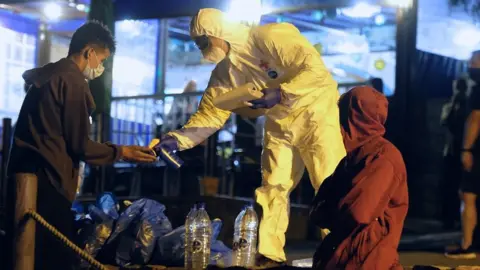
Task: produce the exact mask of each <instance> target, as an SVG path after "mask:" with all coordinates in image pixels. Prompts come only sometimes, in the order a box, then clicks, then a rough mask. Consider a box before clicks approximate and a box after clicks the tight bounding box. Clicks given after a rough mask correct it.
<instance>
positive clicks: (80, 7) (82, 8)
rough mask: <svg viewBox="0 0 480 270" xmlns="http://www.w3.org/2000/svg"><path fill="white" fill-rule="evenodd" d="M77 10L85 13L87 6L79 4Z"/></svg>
mask: <svg viewBox="0 0 480 270" xmlns="http://www.w3.org/2000/svg"><path fill="white" fill-rule="evenodd" d="M76 8H77V10H78V11H85V8H86V6H85V5H84V4H78V5H77V6H76Z"/></svg>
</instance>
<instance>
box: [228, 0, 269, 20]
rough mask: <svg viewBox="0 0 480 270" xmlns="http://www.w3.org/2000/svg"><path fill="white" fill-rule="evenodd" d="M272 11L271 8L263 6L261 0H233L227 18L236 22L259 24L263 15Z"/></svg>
mask: <svg viewBox="0 0 480 270" xmlns="http://www.w3.org/2000/svg"><path fill="white" fill-rule="evenodd" d="M270 11H271V10H270V8H268V7H265V6H262V2H261V1H260V0H232V1H231V2H230V8H229V11H228V12H227V18H228V19H229V20H231V21H234V22H246V23H247V24H258V23H259V22H260V18H261V17H262V15H264V14H267V13H270Z"/></svg>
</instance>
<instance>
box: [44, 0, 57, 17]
mask: <svg viewBox="0 0 480 270" xmlns="http://www.w3.org/2000/svg"><path fill="white" fill-rule="evenodd" d="M43 14H44V15H45V17H47V19H49V20H57V19H58V18H60V17H61V16H62V7H61V6H60V5H58V4H57V3H48V4H47V5H46V6H45V8H44V9H43Z"/></svg>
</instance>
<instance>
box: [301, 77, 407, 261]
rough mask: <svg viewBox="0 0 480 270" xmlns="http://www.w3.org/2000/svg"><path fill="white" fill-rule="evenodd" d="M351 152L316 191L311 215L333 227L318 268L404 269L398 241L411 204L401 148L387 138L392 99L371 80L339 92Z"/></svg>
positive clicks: (320, 249)
mask: <svg viewBox="0 0 480 270" xmlns="http://www.w3.org/2000/svg"><path fill="white" fill-rule="evenodd" d="M338 106H339V109H340V124H341V129H342V135H343V141H344V143H345V148H346V150H347V156H346V157H345V158H344V159H343V160H342V161H341V162H340V163H339V165H338V166H337V168H336V169H335V171H334V173H333V174H332V175H331V176H330V177H329V178H327V179H326V180H325V182H324V183H323V185H322V186H321V187H320V189H319V191H318V192H317V194H316V196H315V199H314V201H313V204H312V208H311V210H310V218H311V219H312V221H313V222H314V223H315V224H316V225H318V226H319V227H321V228H327V229H329V230H330V234H329V235H328V236H327V237H326V238H325V239H324V240H323V242H322V244H321V245H320V246H319V247H318V249H317V251H316V252H315V255H314V260H313V263H314V264H313V268H314V269H347V270H348V269H368V270H374V269H379V270H385V269H403V268H402V266H401V265H400V263H399V260H398V252H397V248H398V244H399V242H400V236H401V233H402V229H403V223H404V220H405V217H406V215H407V210H408V189H407V173H406V169H405V164H404V162H403V158H402V155H401V153H400V151H399V150H398V149H397V148H396V147H395V146H394V145H393V144H392V143H390V142H389V141H388V140H386V139H385V138H383V135H384V133H385V128H384V124H385V121H386V119H387V109H388V101H387V99H386V98H385V96H384V95H382V94H381V93H379V92H378V91H376V90H375V89H373V88H371V87H368V86H361V87H355V88H353V89H352V90H350V91H349V92H347V93H346V94H344V95H343V96H341V97H340V100H339V103H338Z"/></svg>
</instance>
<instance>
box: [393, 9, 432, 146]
mask: <svg viewBox="0 0 480 270" xmlns="http://www.w3.org/2000/svg"><path fill="white" fill-rule="evenodd" d="M417 12H418V1H417V0H413V1H412V5H411V6H409V7H406V8H399V9H398V10H397V55H396V76H395V84H396V89H395V97H394V101H395V103H396V106H395V113H396V114H397V115H398V116H399V121H398V123H397V124H398V125H399V126H398V127H397V129H396V131H397V132H399V133H405V134H396V136H398V138H402V139H401V141H399V143H400V145H399V146H400V148H403V149H402V150H407V149H406V148H410V147H408V146H407V144H409V141H410V138H407V137H408V136H403V135H407V134H409V133H410V134H412V133H411V132H409V131H408V130H410V128H412V129H415V128H416V127H418V126H419V124H420V123H419V121H422V119H421V118H422V117H423V116H422V115H421V114H422V110H423V113H424V112H425V111H424V107H425V97H424V95H422V89H417V88H416V87H415V84H414V82H413V79H414V77H415V61H416V56H417V53H416V44H417ZM418 116H422V117H418ZM407 123H408V124H407ZM420 125H421V124H420ZM413 134H416V133H415V132H414V133H413Z"/></svg>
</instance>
